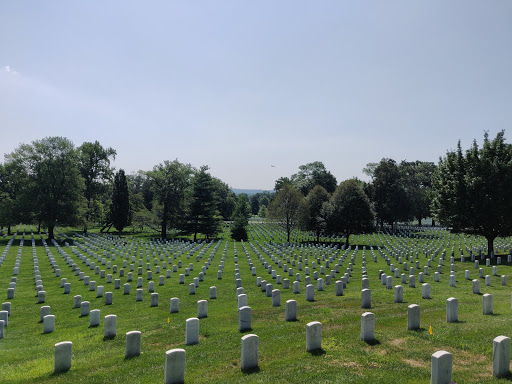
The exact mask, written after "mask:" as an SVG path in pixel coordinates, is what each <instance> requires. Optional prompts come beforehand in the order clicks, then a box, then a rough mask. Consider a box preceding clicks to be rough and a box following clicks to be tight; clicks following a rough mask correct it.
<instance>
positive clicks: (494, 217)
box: [268, 131, 512, 255]
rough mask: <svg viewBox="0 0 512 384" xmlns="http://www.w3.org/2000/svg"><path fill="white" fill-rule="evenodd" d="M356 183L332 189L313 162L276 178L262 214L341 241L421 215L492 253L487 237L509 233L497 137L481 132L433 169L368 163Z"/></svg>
mask: <svg viewBox="0 0 512 384" xmlns="http://www.w3.org/2000/svg"><path fill="white" fill-rule="evenodd" d="M363 172H364V173H365V174H367V175H368V176H369V177H370V181H369V182H364V181H361V180H358V179H357V178H354V179H350V180H345V181H343V182H342V183H340V184H339V185H338V186H337V187H336V179H335V178H334V176H333V175H332V174H331V173H330V172H328V171H327V170H326V169H325V166H324V165H323V164H322V163H321V162H314V163H309V164H306V165H302V166H300V167H299V171H298V172H297V173H296V174H294V175H292V176H291V177H281V178H279V179H278V180H276V183H275V189H276V192H277V193H276V196H275V198H274V199H273V200H272V202H271V203H270V205H269V207H268V211H269V217H270V218H272V219H273V220H274V222H275V223H277V224H278V225H280V226H282V227H283V229H284V230H285V231H286V232H287V233H288V241H289V235H290V232H291V231H292V230H293V229H294V228H301V229H304V230H309V231H314V232H315V233H316V236H317V240H319V237H320V235H321V234H341V235H344V236H345V237H346V244H347V245H348V239H349V236H350V235H351V234H358V233H364V232H370V231H373V230H374V229H375V227H376V226H378V227H380V228H382V227H383V225H384V224H388V225H390V226H391V227H393V226H394V225H396V224H397V223H398V222H410V221H412V220H417V223H418V225H420V226H421V224H422V220H423V219H425V218H428V217H431V218H432V219H433V225H435V223H436V221H437V222H439V224H441V225H443V226H446V227H448V228H449V229H451V230H452V231H453V232H466V233H472V234H476V235H481V236H484V237H485V238H486V239H487V252H488V255H492V253H493V250H494V246H493V244H494V239H496V237H499V236H502V237H504V236H511V235H512V199H511V198H510V197H509V191H510V190H512V145H511V144H508V143H506V142H505V132H504V131H501V132H499V133H498V134H497V135H496V137H495V138H494V139H492V140H491V139H490V138H489V135H488V133H487V132H486V133H485V134H484V140H483V145H482V147H479V146H478V143H477V141H476V140H474V141H473V144H472V145H471V146H470V148H469V149H467V150H465V151H464V150H463V149H462V147H461V144H460V141H459V143H458V145H457V149H456V150H450V151H447V153H446V155H445V156H441V157H440V158H439V162H438V164H437V165H436V164H434V163H433V162H424V161H405V160H404V161H401V162H400V163H397V162H396V161H395V160H393V159H389V158H384V159H382V160H381V161H380V162H378V163H369V164H367V166H366V167H365V168H364V169H363Z"/></svg>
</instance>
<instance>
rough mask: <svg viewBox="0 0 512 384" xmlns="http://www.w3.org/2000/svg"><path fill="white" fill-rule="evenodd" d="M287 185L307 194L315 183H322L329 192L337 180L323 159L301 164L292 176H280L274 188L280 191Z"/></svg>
mask: <svg viewBox="0 0 512 384" xmlns="http://www.w3.org/2000/svg"><path fill="white" fill-rule="evenodd" d="M286 185H293V186H294V187H295V188H297V189H298V190H299V191H300V192H302V194H303V195H304V196H307V195H308V193H309V192H310V191H311V190H312V189H313V187H314V186H315V185H321V186H322V187H323V188H324V189H325V190H326V191H327V192H328V193H333V192H334V190H335V189H336V185H337V181H336V178H335V177H334V176H333V175H332V173H331V172H329V171H327V169H325V165H324V164H323V163H322V162H321V161H314V162H312V163H308V164H305V165H301V166H299V171H298V172H297V173H294V174H293V175H292V176H291V178H288V177H280V178H279V179H277V180H276V183H275V187H274V189H275V191H276V192H278V191H280V190H281V189H282V188H283V187H284V186H286Z"/></svg>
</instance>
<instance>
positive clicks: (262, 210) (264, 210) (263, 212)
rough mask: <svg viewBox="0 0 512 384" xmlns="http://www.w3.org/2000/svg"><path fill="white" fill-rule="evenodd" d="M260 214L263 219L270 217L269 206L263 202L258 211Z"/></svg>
mask: <svg viewBox="0 0 512 384" xmlns="http://www.w3.org/2000/svg"><path fill="white" fill-rule="evenodd" d="M258 216H259V217H261V218H262V219H265V218H266V217H268V208H267V207H266V206H264V205H263V204H262V205H261V206H260V210H259V211H258Z"/></svg>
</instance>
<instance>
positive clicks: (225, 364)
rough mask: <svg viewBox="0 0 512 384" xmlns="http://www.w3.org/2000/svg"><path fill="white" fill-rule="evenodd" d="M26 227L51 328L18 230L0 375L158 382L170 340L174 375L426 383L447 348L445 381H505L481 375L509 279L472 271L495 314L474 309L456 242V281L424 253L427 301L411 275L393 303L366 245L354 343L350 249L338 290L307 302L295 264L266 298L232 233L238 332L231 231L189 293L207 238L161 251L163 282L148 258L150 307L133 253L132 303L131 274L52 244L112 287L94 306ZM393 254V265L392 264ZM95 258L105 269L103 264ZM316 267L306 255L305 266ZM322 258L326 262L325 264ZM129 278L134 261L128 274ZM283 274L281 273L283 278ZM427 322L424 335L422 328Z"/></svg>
mask: <svg viewBox="0 0 512 384" xmlns="http://www.w3.org/2000/svg"><path fill="white" fill-rule="evenodd" d="M20 238H21V237H20V236H18V237H17V239H16V241H15V242H14V243H13V245H12V246H11V248H10V250H9V252H8V254H7V257H6V259H5V261H4V263H3V265H2V266H1V267H0V294H1V295H5V292H6V290H7V287H8V283H9V281H10V278H11V276H12V271H13V267H14V263H15V260H16V254H17V252H18V246H19V240H20ZM35 238H36V252H37V257H38V260H39V268H40V272H41V277H42V280H43V284H44V287H45V290H46V292H47V300H46V303H45V304H44V305H50V306H51V314H54V315H55V316H56V329H55V332H53V333H51V334H42V324H41V323H40V322H39V316H40V315H39V314H40V312H39V310H40V307H41V305H42V304H37V297H36V291H35V284H34V279H33V266H34V265H33V262H32V248H31V244H30V233H29V232H27V235H26V236H25V245H24V247H23V250H22V255H21V266H20V274H19V275H18V282H17V287H16V295H15V298H14V299H13V300H11V303H12V315H11V317H10V318H9V326H8V327H7V328H6V329H5V337H4V338H3V339H1V340H0V356H1V359H0V373H1V379H0V382H2V383H27V382H30V383H68V382H73V383H104V382H112V383H155V382H162V381H163V376H164V355H165V351H166V350H168V349H172V348H184V349H185V350H186V353H187V356H186V361H187V363H186V373H185V380H186V382H190V383H206V382H208V383H212V382H213V383H226V382H239V383H253V382H265V383H267V382H283V383H311V382H331V383H338V382H339V383H369V382H375V383H429V382H430V357H431V355H432V354H433V353H434V352H436V351H438V350H441V349H444V350H447V351H449V352H451V353H453V361H454V367H453V372H454V373H453V380H454V381H455V382H458V383H500V382H508V381H509V380H510V379H509V378H503V379H496V378H493V377H492V376H491V372H492V340H493V338H494V337H496V336H498V335H505V336H510V335H511V333H512V332H511V328H510V324H511V321H512V311H511V304H510V294H511V289H510V287H509V286H506V287H502V286H501V285H500V277H499V276H496V277H493V278H492V285H491V286H490V287H487V286H485V284H484V280H483V279H481V291H482V293H492V294H493V295H494V313H495V316H483V315H482V296H481V295H474V294H472V293H471V292H472V289H471V281H470V280H464V270H465V269H468V270H470V272H471V278H472V279H473V278H477V277H478V270H476V269H474V266H473V263H471V262H465V263H460V255H458V253H457V252H458V251H456V252H455V253H456V254H455V258H456V271H457V287H455V288H452V287H449V268H450V267H449V262H446V259H445V266H444V267H443V273H442V275H441V282H439V283H437V282H434V271H435V267H434V264H435V265H436V266H437V263H433V267H432V268H431V269H430V275H428V276H425V282H428V283H430V284H431V297H432V299H431V300H423V299H421V286H420V284H418V283H417V284H416V288H409V287H408V285H407V284H406V285H404V303H399V304H395V303H394V302H393V298H394V291H393V289H391V290H388V289H386V288H385V286H382V285H381V284H380V281H379V279H378V273H379V270H380V269H382V270H384V271H385V272H389V266H387V265H386V262H385V261H384V260H383V259H382V258H381V257H380V256H378V258H377V262H374V261H373V259H372V258H371V257H370V251H369V250H366V252H365V257H366V261H367V272H368V277H369V279H370V288H371V290H372V308H371V309H370V311H371V312H373V313H375V316H376V332H375V337H376V340H377V342H374V343H365V342H363V341H361V340H360V325H361V314H362V313H364V312H366V311H367V310H366V309H361V308H360V304H361V300H360V289H361V276H362V273H361V266H362V260H363V251H362V250H359V251H358V253H357V256H356V259H355V265H354V268H353V272H352V277H351V279H350V283H349V284H348V286H347V288H346V289H345V290H344V296H340V297H336V296H335V294H334V280H335V279H333V282H332V284H331V285H326V286H325V290H324V291H320V292H319V291H316V290H315V301H314V302H307V301H306V300H305V286H304V278H305V275H304V271H302V282H301V293H300V294H298V295H294V294H293V291H292V289H291V288H290V289H288V290H284V289H283V288H282V286H279V285H277V284H276V283H275V281H273V284H274V288H279V289H281V304H282V305H281V306H280V307H272V306H271V303H272V299H271V298H269V297H266V295H265V293H263V292H261V290H260V288H259V287H257V286H256V276H261V277H263V278H264V279H266V280H267V281H269V282H270V281H271V280H272V278H271V276H270V275H269V274H268V273H267V271H266V270H265V269H264V268H263V266H262V265H261V263H259V262H258V259H257V256H256V255H255V253H254V252H253V251H252V250H251V249H250V247H249V246H248V245H247V246H246V248H247V252H248V253H249V256H250V258H251V259H252V262H253V263H254V266H255V267H256V269H257V275H256V276H252V275H251V271H250V268H249V265H248V261H247V259H246V255H245V253H244V251H243V249H242V246H241V244H240V243H237V245H236V247H237V250H238V264H239V267H240V274H241V279H242V282H243V287H244V289H245V293H246V294H247V296H248V304H249V306H251V308H252V330H251V331H250V332H243V333H240V332H239V331H238V314H237V301H236V285H235V278H234V274H235V272H234V271H235V262H234V257H235V253H234V245H233V243H232V242H231V241H229V242H228V251H227V255H226V260H225V267H224V274H223V276H224V277H223V279H222V280H217V266H218V265H219V264H220V261H221V258H222V251H223V249H224V245H225V243H226V240H223V242H222V244H221V246H220V247H219V249H218V251H217V253H216V255H215V257H214V259H213V262H212V265H211V266H210V268H209V269H208V272H207V274H206V276H205V281H204V282H201V283H200V286H199V287H198V288H196V294H195V295H189V293H188V284H189V283H190V282H192V280H193V278H194V277H197V276H198V273H199V271H200V270H201V266H203V265H204V261H206V259H207V257H208V256H209V254H210V253H211V251H212V250H213V247H212V248H211V249H210V250H209V251H207V252H206V253H205V255H204V256H203V258H202V259H201V260H200V261H199V262H196V261H195V256H194V257H191V258H190V259H187V257H186V255H182V256H181V258H177V259H176V260H173V261H174V262H176V261H178V260H179V259H181V260H182V261H183V267H182V268H181V270H180V272H178V273H172V276H171V278H170V279H166V280H165V285H164V286H158V276H157V274H156V273H155V272H154V269H153V268H154V267H153V262H152V261H153V260H152V258H151V268H152V269H153V275H154V276H153V281H156V283H155V291H156V292H158V293H159V306H158V307H153V308H152V307H150V300H149V299H150V294H149V293H148V291H147V280H146V270H145V263H146V260H145V258H144V273H143V278H144V285H143V288H144V298H143V301H142V302H136V301H135V290H136V282H135V281H134V282H132V283H131V293H130V295H123V292H122V286H123V284H124V283H125V282H126V280H127V277H126V275H127V272H128V270H126V271H125V277H123V278H120V279H121V290H114V286H113V285H114V284H113V283H112V284H107V283H106V279H101V278H100V276H99V275H94V271H90V270H89V269H85V268H86V267H85V264H81V261H80V260H78V258H77V257H76V256H74V255H73V254H72V253H71V249H70V248H63V249H64V250H65V251H66V253H67V254H68V255H69V256H71V257H72V258H73V259H74V260H75V262H76V263H77V264H78V265H79V266H80V267H81V268H82V270H83V271H87V273H86V274H88V275H89V276H90V277H91V280H93V281H96V285H97V286H98V285H103V286H104V287H105V292H109V291H110V292H113V305H111V306H106V305H105V304H104V298H96V292H90V291H89V290H88V287H87V286H84V285H83V282H80V281H79V280H78V277H77V276H75V274H74V272H72V271H71V268H68V267H67V265H66V264H65V263H64V260H63V258H62V257H61V256H60V255H59V254H58V252H57V250H56V249H55V247H53V246H50V251H51V253H52V254H53V257H54V258H55V260H56V261H57V263H58V264H59V266H60V269H61V277H65V278H67V279H68V282H70V283H71V294H69V295H64V294H63V289H62V288H60V278H57V277H54V274H53V271H52V268H51V266H50V263H49V261H48V258H47V256H46V254H45V252H44V249H43V247H42V243H41V240H40V237H39V236H37V235H35ZM147 238H148V237H146V239H147ZM225 238H226V236H225ZM424 241H427V240H424ZM376 245H378V246H382V245H383V244H380V243H379V244H376ZM4 247H5V246H4ZM445 247H446V248H448V249H451V244H446V246H445ZM1 250H3V248H2V249H0V251H1ZM295 253H296V254H298V252H295ZM264 256H265V255H264ZM265 257H266V258H267V260H268V261H270V260H269V258H268V257H267V256H265ZM137 259H138V255H137ZM447 259H449V257H447ZM418 260H420V264H421V269H420V270H416V274H417V273H418V272H419V271H422V270H423V265H426V259H425V257H424V255H420V257H419V259H418ZM349 262H350V257H348V258H347V259H346V260H345V261H344V262H343V266H342V267H340V271H343V272H345V269H346V268H347V267H348V263H349ZM189 263H193V264H194V271H192V272H191V273H190V276H188V277H186V278H185V284H183V285H180V284H178V275H179V273H183V271H184V268H185V266H188V264H189ZM113 264H117V265H118V267H119V268H120V267H121V266H122V261H121V260H120V259H119V258H118V259H117V260H116V261H115V262H113ZM323 264H324V262H322V265H323ZM159 265H161V261H159ZM272 265H273V266H274V268H275V269H277V270H278V271H279V272H278V274H281V275H282V276H283V278H288V275H287V273H285V272H283V271H282V270H281V269H278V267H277V265H274V264H272ZM395 265H397V266H399V267H401V266H400V265H398V263H395ZM310 267H311V265H310ZM101 268H102V269H106V267H105V266H101ZM319 268H320V267H319V266H318V267H317V269H316V270H319ZM483 268H484V269H485V274H489V275H490V274H491V267H485V266H484V267H483ZM330 269H331V268H328V270H329V271H330ZM312 271H313V269H312ZM296 272H298V271H296V268H294V275H295V273H296ZM498 272H499V275H502V274H505V275H506V276H507V277H508V279H509V280H510V279H511V275H512V268H511V267H510V266H507V265H500V266H499V267H498ZM107 273H111V271H110V272H109V271H107ZM311 273H312V272H311ZM161 274H164V273H163V272H162V273H161ZM407 274H408V272H407ZM118 275H119V273H118V274H117V275H114V279H115V278H119V277H118ZM341 275H342V273H340V274H338V275H337V278H339V276H341ZM136 277H138V276H137V274H136V268H135V273H134V280H136ZM293 279H294V278H292V277H290V283H291V281H292V280H293ZM313 282H314V281H313ZM511 282H512V281H511ZM397 284H400V278H398V279H396V278H395V279H394V285H397ZM213 285H215V286H216V287H217V299H215V300H210V299H209V287H210V286H213ZM290 286H291V284H290ZM315 287H316V285H315ZM74 295H81V296H82V301H85V300H87V301H90V303H91V309H100V310H101V324H100V326H99V327H95V328H89V317H80V309H73V308H72V307H73V296H74ZM452 296H453V297H456V298H458V301H459V320H460V321H459V322H458V323H447V322H446V299H447V298H449V297H452ZM171 297H178V298H179V299H180V311H179V313H176V314H170V313H169V301H170V298H171ZM2 299H5V296H4V297H2ZM201 299H207V300H208V302H209V303H208V317H207V318H206V319H201V320H200V341H199V344H197V345H193V346H185V320H186V319H187V318H190V317H196V315H197V301H198V300H201ZM289 299H294V300H297V302H298V321H295V322H286V321H285V320H284V312H285V302H286V300H289ZM2 301H6V300H2ZM410 304H419V305H420V307H421V327H422V328H421V329H420V330H417V331H407V306H408V305H410ZM109 314H116V315H117V336H116V337H115V338H114V339H112V340H104V337H103V336H104V335H103V326H104V317H105V316H106V315H109ZM168 319H169V322H168ZM310 321H320V322H321V323H322V350H321V351H319V352H318V353H308V352H306V324H307V323H308V322H310ZM430 326H432V329H433V335H430V334H429V333H428V329H429V327H430ZM132 330H139V331H141V332H142V354H141V356H139V357H135V358H131V359H125V358H124V348H125V338H124V335H125V333H126V332H129V331H132ZM248 333H254V334H257V335H258V336H259V340H260V342H259V344H260V349H259V357H260V359H259V369H257V370H255V371H251V372H242V371H241V369H240V348H241V344H240V338H241V337H242V336H243V335H245V334H248ZM67 340H69V341H72V342H73V361H72V368H71V370H70V371H69V372H67V373H64V374H59V375H54V374H53V373H52V371H53V362H54V361H53V359H54V355H53V353H54V345H55V343H57V342H60V341H67Z"/></svg>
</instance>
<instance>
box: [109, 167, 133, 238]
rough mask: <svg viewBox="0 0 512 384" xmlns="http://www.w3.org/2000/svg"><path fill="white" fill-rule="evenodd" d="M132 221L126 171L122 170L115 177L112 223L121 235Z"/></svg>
mask: <svg viewBox="0 0 512 384" xmlns="http://www.w3.org/2000/svg"><path fill="white" fill-rule="evenodd" d="M129 221H130V196H129V194H128V183H127V181H126V176H125V174H124V170H122V169H120V170H119V171H118V172H117V173H116V175H115V177H114V192H113V194H112V223H113V225H114V227H115V228H116V229H117V230H118V232H119V233H121V232H123V229H124V228H125V227H126V226H128V224H129Z"/></svg>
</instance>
